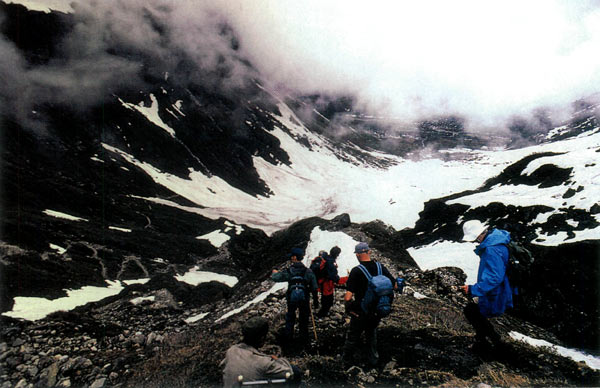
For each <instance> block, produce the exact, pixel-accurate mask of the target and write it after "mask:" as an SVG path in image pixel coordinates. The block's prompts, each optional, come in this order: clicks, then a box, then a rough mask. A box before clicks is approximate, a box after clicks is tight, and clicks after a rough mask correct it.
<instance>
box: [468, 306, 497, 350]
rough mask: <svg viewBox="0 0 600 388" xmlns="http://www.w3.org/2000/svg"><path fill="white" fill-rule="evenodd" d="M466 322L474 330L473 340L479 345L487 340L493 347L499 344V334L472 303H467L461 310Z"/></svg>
mask: <svg viewBox="0 0 600 388" xmlns="http://www.w3.org/2000/svg"><path fill="white" fill-rule="evenodd" d="M463 311H464V313H465V317H466V318H467V321H469V323H470V324H471V325H472V326H473V329H475V340H476V341H477V342H479V343H483V342H485V341H486V338H489V339H490V341H492V344H493V345H498V344H500V334H498V333H497V332H496V330H494V326H492V324H491V323H490V321H489V320H488V319H487V318H486V317H484V316H483V315H482V314H481V312H480V311H479V306H477V304H476V303H474V302H469V304H467V306H466V307H465V309H464V310H463Z"/></svg>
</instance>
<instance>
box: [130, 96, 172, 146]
mask: <svg viewBox="0 0 600 388" xmlns="http://www.w3.org/2000/svg"><path fill="white" fill-rule="evenodd" d="M150 100H151V101H152V103H151V105H150V106H149V107H146V106H145V105H144V102H143V101H141V102H140V103H139V104H138V105H135V104H131V103H129V102H125V101H123V100H121V99H120V98H119V102H121V104H122V105H123V106H124V107H125V108H127V109H131V110H133V111H138V112H139V113H141V114H142V115H144V117H146V118H147V119H148V121H150V122H151V123H152V124H154V125H156V126H157V127H159V128H162V129H164V130H165V131H167V133H168V134H169V135H171V136H172V137H175V131H174V130H173V129H172V128H171V127H169V126H168V125H167V124H165V123H164V122H163V121H162V119H161V118H160V116H159V114H158V101H157V100H156V97H154V94H152V93H150Z"/></svg>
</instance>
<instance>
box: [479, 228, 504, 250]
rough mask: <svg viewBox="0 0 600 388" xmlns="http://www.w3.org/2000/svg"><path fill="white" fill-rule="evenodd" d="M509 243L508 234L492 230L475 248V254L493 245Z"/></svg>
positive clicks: (499, 230) (500, 230)
mask: <svg viewBox="0 0 600 388" xmlns="http://www.w3.org/2000/svg"><path fill="white" fill-rule="evenodd" d="M509 242H510V233H509V232H507V231H506V230H502V229H492V230H491V232H489V233H488V235H487V236H486V237H485V239H484V240H483V241H482V242H481V244H479V245H478V246H477V248H475V253H477V254H479V252H481V251H482V250H484V249H485V248H487V247H491V246H493V245H506V244H508V243H509Z"/></svg>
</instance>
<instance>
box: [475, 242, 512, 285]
mask: <svg viewBox="0 0 600 388" xmlns="http://www.w3.org/2000/svg"><path fill="white" fill-rule="evenodd" d="M502 248H504V247H502V246H492V247H487V248H486V249H485V252H483V254H482V255H481V263H480V265H483V266H484V267H483V270H482V272H481V278H480V280H479V281H478V282H477V283H475V284H474V285H472V286H470V287H469V291H470V293H471V295H473V296H484V295H486V294H488V293H489V292H490V291H491V290H493V289H494V288H496V287H498V285H500V283H502V280H504V275H505V273H506V266H505V265H504V262H503V260H502V256H501V255H502Z"/></svg>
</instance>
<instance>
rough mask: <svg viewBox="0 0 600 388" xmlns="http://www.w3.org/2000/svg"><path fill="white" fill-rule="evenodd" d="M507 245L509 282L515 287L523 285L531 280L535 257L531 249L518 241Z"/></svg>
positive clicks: (507, 274)
mask: <svg viewBox="0 0 600 388" xmlns="http://www.w3.org/2000/svg"><path fill="white" fill-rule="evenodd" d="M506 247H507V248H508V265H507V266H506V276H507V277H508V282H509V283H510V285H511V286H513V287H522V286H524V285H525V284H527V282H528V280H529V277H530V274H531V266H532V265H533V262H534V261H535V258H534V257H533V254H532V253H531V251H530V250H528V249H527V248H525V247H524V246H523V245H521V244H519V243H518V242H516V241H511V242H509V243H508V244H506Z"/></svg>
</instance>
